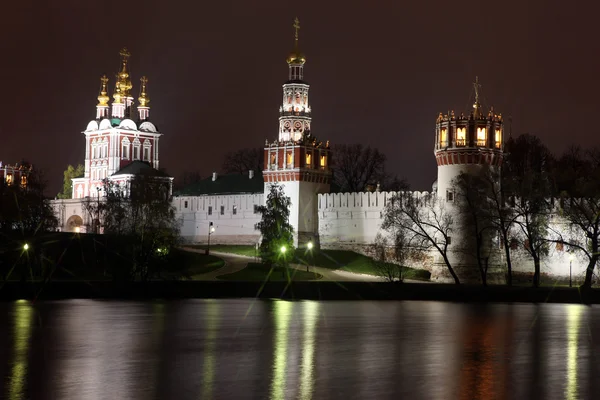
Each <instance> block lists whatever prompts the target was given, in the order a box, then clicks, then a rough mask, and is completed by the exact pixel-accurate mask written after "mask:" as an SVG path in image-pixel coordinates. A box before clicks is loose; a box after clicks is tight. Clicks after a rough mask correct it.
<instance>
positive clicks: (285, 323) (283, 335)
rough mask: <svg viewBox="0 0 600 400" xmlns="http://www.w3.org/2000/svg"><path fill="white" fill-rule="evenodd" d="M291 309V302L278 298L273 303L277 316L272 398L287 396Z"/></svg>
mask: <svg viewBox="0 0 600 400" xmlns="http://www.w3.org/2000/svg"><path fill="white" fill-rule="evenodd" d="M291 311H292V303H291V302H288V301H283V300H278V301H275V302H274V303H273V315H274V318H275V343H274V344H275V346H274V347H275V351H274V352H275V356H274V360H273V378H272V381H271V399H272V400H279V399H283V398H285V384H286V382H285V374H286V361H287V342H288V328H289V324H290V317H291Z"/></svg>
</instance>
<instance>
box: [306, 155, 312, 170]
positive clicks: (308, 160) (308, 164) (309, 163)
mask: <svg viewBox="0 0 600 400" xmlns="http://www.w3.org/2000/svg"><path fill="white" fill-rule="evenodd" d="M306 166H307V167H308V168H311V167H312V154H311V153H306Z"/></svg>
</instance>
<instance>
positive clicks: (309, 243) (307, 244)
mask: <svg viewBox="0 0 600 400" xmlns="http://www.w3.org/2000/svg"><path fill="white" fill-rule="evenodd" d="M306 248H307V249H308V252H309V254H310V261H312V249H313V242H308V243H306ZM308 265H309V263H306V272H309V271H308Z"/></svg>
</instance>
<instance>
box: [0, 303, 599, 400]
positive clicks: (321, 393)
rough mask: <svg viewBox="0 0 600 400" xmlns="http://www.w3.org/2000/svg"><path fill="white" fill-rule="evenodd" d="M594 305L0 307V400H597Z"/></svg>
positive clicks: (597, 354)
mask: <svg viewBox="0 0 600 400" xmlns="http://www.w3.org/2000/svg"><path fill="white" fill-rule="evenodd" d="M599 371H600V308H599V307H586V306H579V305H557V304H554V305H551V304H540V305H533V304H516V305H515V304H512V305H504V304H495V305H468V304H455V303H438V302H371V301H365V302H318V301H303V302H287V301H260V300H257V301H252V300H216V301H215V300H186V301H170V302H160V301H156V302H154V303H142V302H118V301H92V300H72V301H57V302H41V303H37V304H34V305H32V304H31V303H29V302H26V301H18V302H14V303H0V376H1V377H2V381H1V382H2V383H1V384H0V398H5V399H10V400H16V399H74V400H75V399H77V400H85V399H94V400H96V399H107V400H108V399H110V400H113V399H177V400H180V399H344V400H346V399H392V398H395V399H396V398H406V399H469V400H471V399H598V398H600V373H599Z"/></svg>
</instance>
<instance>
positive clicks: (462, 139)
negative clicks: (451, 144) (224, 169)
mask: <svg viewBox="0 0 600 400" xmlns="http://www.w3.org/2000/svg"><path fill="white" fill-rule="evenodd" d="M456 145H457V146H466V145H467V129H466V128H456Z"/></svg>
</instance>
